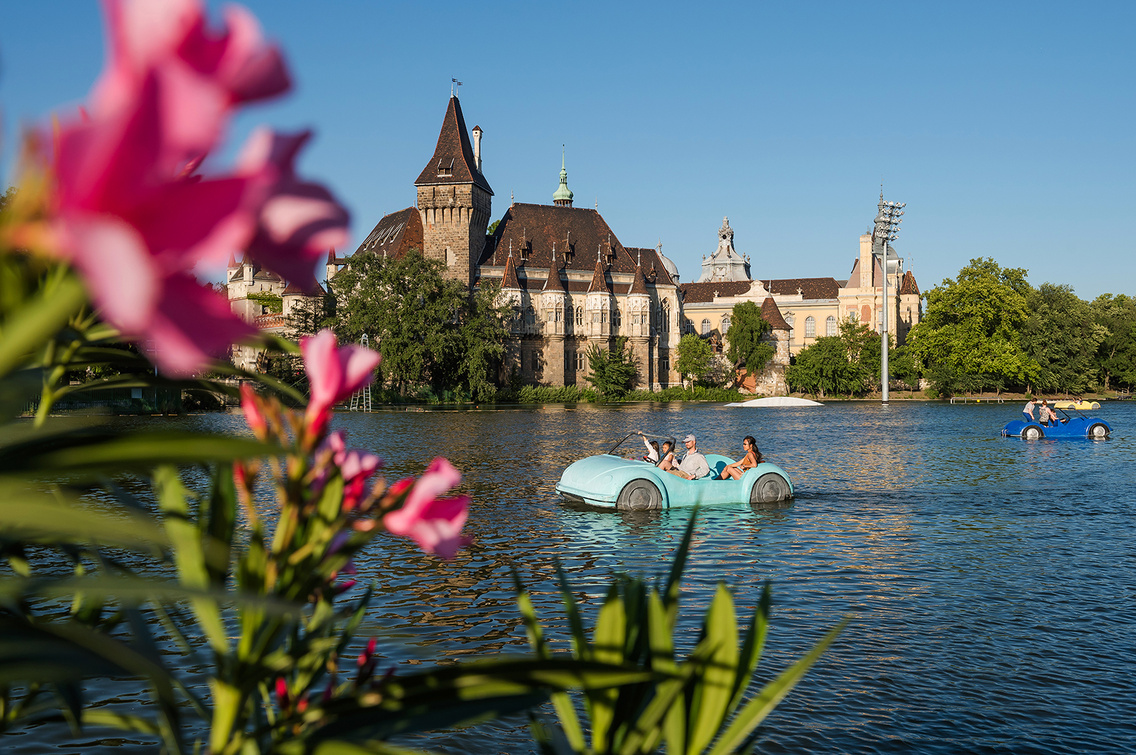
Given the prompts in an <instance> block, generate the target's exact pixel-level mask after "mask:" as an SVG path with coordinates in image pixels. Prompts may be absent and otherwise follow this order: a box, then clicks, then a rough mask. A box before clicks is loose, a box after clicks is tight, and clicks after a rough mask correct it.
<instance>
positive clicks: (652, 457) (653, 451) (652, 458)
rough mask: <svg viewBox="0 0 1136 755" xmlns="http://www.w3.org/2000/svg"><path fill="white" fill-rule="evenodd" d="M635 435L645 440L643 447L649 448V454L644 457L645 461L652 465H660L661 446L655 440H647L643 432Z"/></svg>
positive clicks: (640, 431) (638, 431) (639, 431)
mask: <svg viewBox="0 0 1136 755" xmlns="http://www.w3.org/2000/svg"><path fill="white" fill-rule="evenodd" d="M635 434H636V435H638V436H639V437H640V438H642V439H643V445H644V446H646V447H647V453H646V454H644V455H643V461H649V462H651V463H652V464H658V463H659V444H658V442H656V441H653V440H647V436H646V435H644V434H643V431H642V430H636V431H635Z"/></svg>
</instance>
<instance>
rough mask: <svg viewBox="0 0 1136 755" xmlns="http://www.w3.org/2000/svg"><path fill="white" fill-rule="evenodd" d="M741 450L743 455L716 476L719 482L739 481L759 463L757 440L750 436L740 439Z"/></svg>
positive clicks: (759, 452)
mask: <svg viewBox="0 0 1136 755" xmlns="http://www.w3.org/2000/svg"><path fill="white" fill-rule="evenodd" d="M742 448H743V449H745V455H744V456H742V458H740V459H738V460H737V461H735V462H734V463H733V464H727V465H726V466H725V468H724V469H723V470H722V474H720V475H719V476H718V479H719V480H729V479H734V480H740V479H741V478H742V475H743V474H745V471H746V470H747V469H753V468H754V467H756V466H757V465H758V464H760V463H761V451H759V450H758V449H757V440H756V439H755V438H754V437H753V436H752V435H747V436H745V437H744V438H742Z"/></svg>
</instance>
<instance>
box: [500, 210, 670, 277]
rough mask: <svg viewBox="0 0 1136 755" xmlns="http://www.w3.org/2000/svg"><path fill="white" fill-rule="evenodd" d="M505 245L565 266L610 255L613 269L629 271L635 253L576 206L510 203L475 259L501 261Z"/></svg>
mask: <svg viewBox="0 0 1136 755" xmlns="http://www.w3.org/2000/svg"><path fill="white" fill-rule="evenodd" d="M510 249H512V252H513V254H514V255H517V256H520V257H521V259H523V260H524V261H525V262H526V263H527V264H529V265H532V266H533V267H542V268H547V267H552V266H553V265H554V264H556V265H559V266H561V267H563V268H565V269H566V270H578V271H583V272H591V270H592V269H593V268H595V266H596V261H597V260H602V261H603V262H604V263H605V264H606V263H607V262H608V258H609V257H610V258H611V269H612V271H613V272H617V273H633V272H635V259H634V258H633V257H632V256H631V255H630V254H629V253H628V252H627V250H626V249H624V248H623V244H621V243H619V239H618V238H616V236H615V234H614V233H612V231H611V228H610V227H609V226H608V224H607V223H606V222H605V221H604V219H603V217H602V216H601V215H600V214H599V213H598V212H596V211H595V210H589V209H585V208H582V207H557V206H554V205H542V204H522V203H519V202H518V203H514V204H513V205H512V206H511V207H509V209H508V210H507V211H506V212H505V216H504V217H503V218H501V221H500V222H499V223H498V224H497V230H496V231H495V232H494V233H493V243H491V244H487V245H486V247H485V251H484V252H483V253H482V255H481V260H480V264H482V265H494V266H500V265H504V264H505V257H506V256H507V255H508V254H509V250H510ZM554 250H555V252H554ZM554 253H555V259H553V254H554ZM565 253H567V255H568V259H567V263H565ZM660 267H661V265H660Z"/></svg>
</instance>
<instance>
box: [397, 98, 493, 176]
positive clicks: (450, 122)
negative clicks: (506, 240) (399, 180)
mask: <svg viewBox="0 0 1136 755" xmlns="http://www.w3.org/2000/svg"><path fill="white" fill-rule="evenodd" d="M468 183H473V184H477V185H478V186H480V187H481V188H483V189H485V190H486V191H487V192H489V193H490V194H492V193H493V189H491V188H489V182H488V181H486V180H485V176H483V175H481V171H480V170H478V169H477V162H476V161H475V160H474V159H473V146H472V145H471V144H470V142H469V132H468V131H467V130H466V127H465V117H464V116H463V115H462V110H461V103H460V102H458V98H457V97H450V104H449V106H448V107H447V108H446V117H445V118H444V119H443V120H442V130H441V132H439V134H438V146H436V147H435V148H434V156H433V157H431V158H430V162H428V163H426V167H425V168H423V169H422V172H421V173H420V174H419V175H418V180H417V181H415V182H414V185H415V186H436V185H443V184H445V185H449V184H468Z"/></svg>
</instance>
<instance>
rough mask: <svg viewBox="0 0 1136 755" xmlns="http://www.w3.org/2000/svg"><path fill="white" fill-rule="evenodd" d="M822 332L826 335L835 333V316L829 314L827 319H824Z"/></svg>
mask: <svg viewBox="0 0 1136 755" xmlns="http://www.w3.org/2000/svg"><path fill="white" fill-rule="evenodd" d="M824 334H825V335H826V336H834V335H836V318H835V317H833V316H832V315H829V316H828V319H827V320H825V321H824Z"/></svg>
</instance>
